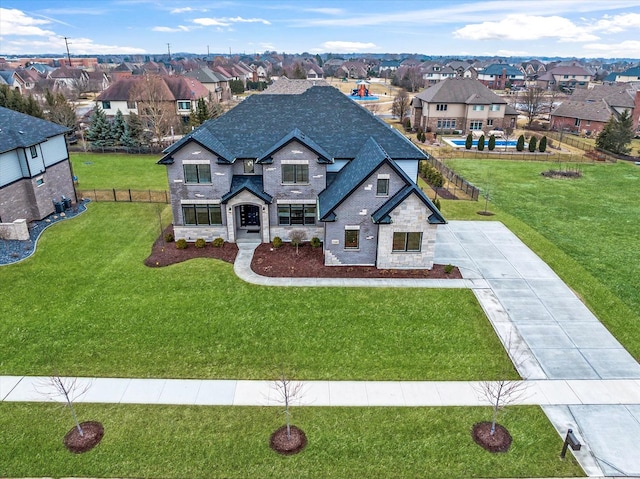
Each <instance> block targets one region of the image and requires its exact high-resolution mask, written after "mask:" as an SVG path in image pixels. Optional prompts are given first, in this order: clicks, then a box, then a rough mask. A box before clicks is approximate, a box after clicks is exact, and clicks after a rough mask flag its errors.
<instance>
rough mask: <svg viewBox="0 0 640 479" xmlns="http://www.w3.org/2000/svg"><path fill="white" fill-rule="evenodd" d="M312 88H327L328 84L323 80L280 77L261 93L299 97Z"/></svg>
mask: <svg viewBox="0 0 640 479" xmlns="http://www.w3.org/2000/svg"><path fill="white" fill-rule="evenodd" d="M312 86H329V84H328V83H327V82H326V81H324V80H289V79H288V78H287V77H280V78H278V80H276V81H275V82H273V83H272V84H271V85H269V86H268V87H267V89H266V90H265V91H264V92H262V93H263V94H271V95H299V94H300V93H303V92H305V91H307V90H308V89H309V88H311V87H312Z"/></svg>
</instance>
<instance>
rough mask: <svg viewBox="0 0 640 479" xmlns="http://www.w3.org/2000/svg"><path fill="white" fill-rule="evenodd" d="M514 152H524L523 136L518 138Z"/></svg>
mask: <svg viewBox="0 0 640 479" xmlns="http://www.w3.org/2000/svg"><path fill="white" fill-rule="evenodd" d="M516 150H518V151H523V150H524V135H520V136H519V137H518V142H517V143H516Z"/></svg>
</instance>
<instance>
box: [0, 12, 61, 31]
mask: <svg viewBox="0 0 640 479" xmlns="http://www.w3.org/2000/svg"><path fill="white" fill-rule="evenodd" d="M49 23H51V22H50V21H49V20H42V19H37V18H33V17H28V16H27V15H25V14H24V12H22V11H21V10H17V9H15V8H13V9H8V8H0V32H3V34H4V35H11V36H18V35H27V36H40V37H41V36H47V35H54V32H52V31H51V30H43V29H42V28H40V27H39V26H38V25H47V24H49Z"/></svg>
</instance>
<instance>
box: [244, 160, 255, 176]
mask: <svg viewBox="0 0 640 479" xmlns="http://www.w3.org/2000/svg"><path fill="white" fill-rule="evenodd" d="M253 173H255V167H254V162H253V160H244V174H245V175H252V174H253Z"/></svg>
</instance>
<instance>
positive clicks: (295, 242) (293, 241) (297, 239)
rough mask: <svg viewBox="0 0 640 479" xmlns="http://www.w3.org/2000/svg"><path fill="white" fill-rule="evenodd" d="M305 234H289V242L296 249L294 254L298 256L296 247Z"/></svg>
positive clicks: (299, 232)
mask: <svg viewBox="0 0 640 479" xmlns="http://www.w3.org/2000/svg"><path fill="white" fill-rule="evenodd" d="M305 236H306V235H305V233H304V231H302V230H293V231H292V232H291V233H289V239H290V240H291V244H292V245H293V246H295V247H296V254H298V247H299V246H300V244H302V242H303V241H304V239H305Z"/></svg>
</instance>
